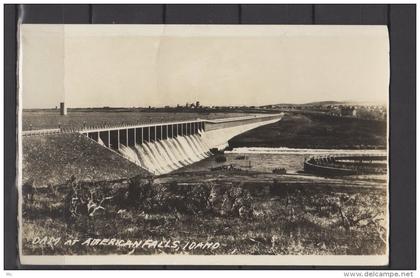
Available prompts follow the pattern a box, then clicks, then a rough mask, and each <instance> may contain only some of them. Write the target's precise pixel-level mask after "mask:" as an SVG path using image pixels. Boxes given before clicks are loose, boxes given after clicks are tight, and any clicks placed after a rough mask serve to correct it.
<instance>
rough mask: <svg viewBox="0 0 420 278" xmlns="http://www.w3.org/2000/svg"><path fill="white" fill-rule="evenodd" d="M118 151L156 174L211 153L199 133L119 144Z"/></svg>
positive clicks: (171, 169) (177, 167)
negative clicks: (133, 144) (128, 144)
mask: <svg viewBox="0 0 420 278" xmlns="http://www.w3.org/2000/svg"><path fill="white" fill-rule="evenodd" d="M119 152H120V153H121V154H122V155H123V156H124V157H126V158H127V159H128V160H130V161H132V162H134V163H136V164H137V165H140V166H141V167H143V168H145V169H147V170H149V171H150V172H152V173H154V174H156V175H161V174H166V173H169V172H172V171H174V170H176V169H179V168H181V167H184V166H187V165H190V164H192V163H194V162H197V161H200V160H202V159H205V158H207V157H208V156H210V155H211V153H210V149H209V147H208V145H207V144H206V143H205V142H203V138H202V136H201V135H199V134H195V135H189V136H178V137H176V138H169V139H166V140H158V141H155V142H144V143H143V144H141V145H135V146H132V147H131V146H130V147H127V146H124V145H121V146H120V149H119Z"/></svg>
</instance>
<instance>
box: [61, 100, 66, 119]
mask: <svg viewBox="0 0 420 278" xmlns="http://www.w3.org/2000/svg"><path fill="white" fill-rule="evenodd" d="M60 115H62V116H65V115H67V107H66V104H65V103H64V102H60Z"/></svg>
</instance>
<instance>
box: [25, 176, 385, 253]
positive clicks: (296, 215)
mask: <svg viewBox="0 0 420 278" xmlns="http://www.w3.org/2000/svg"><path fill="white" fill-rule="evenodd" d="M215 177H216V179H215ZM106 197H108V199H106ZM63 200H65V201H63ZM101 200H102V202H101ZM103 200H107V201H105V202H103ZM89 204H90V208H89ZM96 204H101V206H102V207H103V209H98V210H94V208H95V207H97V206H95V205H96ZM23 217H24V225H23V229H24V232H23V252H24V254H66V255H70V254H163V253H167V254H172V253H176V254H256V255H257V254H272V255H274V254H283V255H285V254H288V255H293V254H319V255H320V254H334V255H344V254H351V255H370V254H385V252H386V243H385V240H386V220H385V219H386V185H385V184H384V183H382V182H380V183H378V182H375V181H371V182H363V186H359V185H358V184H357V182H353V181H350V180H329V181H322V182H314V181H311V180H310V179H308V180H305V179H294V178H293V177H290V176H287V175H286V176H273V175H268V174H264V175H263V176H260V174H258V173H251V172H249V173H247V172H238V173H228V175H226V173H224V172H220V173H211V174H210V173H208V172H207V173H183V174H176V175H167V176H165V177H162V178H160V179H157V180H154V181H153V183H151V181H146V180H141V179H133V180H131V181H120V182H107V183H105V184H104V183H96V184H95V183H88V184H82V183H79V184H77V183H74V184H67V185H63V186H61V187H58V188H55V190H50V189H47V188H46V189H43V190H39V191H38V192H37V193H35V195H34V198H33V200H32V201H30V199H28V198H24V203H23ZM44 237H60V242H59V243H58V244H56V245H49V244H47V243H46V242H43V243H42V244H38V243H37V242H34V239H36V238H40V239H42V238H44ZM88 238H92V239H107V241H106V242H111V240H113V241H114V242H115V241H116V240H120V239H123V240H124V241H125V242H124V244H120V245H118V246H115V245H108V244H101V245H99V244H97V245H95V246H91V245H89V246H87V245H82V244H81V243H82V242H85V241H86V239H88ZM68 239H73V240H74V239H77V240H80V241H79V242H78V243H77V244H75V245H72V246H67V245H64V244H63V243H64V242H65V241H67V240H68ZM128 240H130V241H131V243H129V242H128ZM145 240H153V241H163V242H167V241H170V242H177V241H179V245H178V248H166V247H165V246H164V247H162V248H159V247H150V246H144V245H137V246H136V245H135V242H136V241H137V242H140V241H145ZM188 242H196V243H198V242H212V243H215V242H217V243H219V244H220V246H218V248H215V249H204V250H203V249H202V248H192V249H189V248H186V249H185V250H184V249H183V247H182V246H184V245H186V244H187V243H188ZM132 243H133V244H132Z"/></svg>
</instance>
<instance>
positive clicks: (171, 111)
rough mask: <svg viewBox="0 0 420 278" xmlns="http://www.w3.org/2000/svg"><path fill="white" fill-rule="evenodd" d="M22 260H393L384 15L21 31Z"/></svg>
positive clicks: (359, 262) (288, 262)
mask: <svg viewBox="0 0 420 278" xmlns="http://www.w3.org/2000/svg"><path fill="white" fill-rule="evenodd" d="M18 61H19V72H18V75H19V149H18V156H19V171H18V184H17V186H18V192H19V215H18V217H19V254H20V261H21V263H23V264H62V265H66V264H68V265H71V264H77V265H83V264H88V265H95V264H102V265H103V264H113V265H115V264H122V265H127V264H130V265H150V264H155V265H156V264H157V265H161V264H164V265H174V264H181V265H386V264H388V234H389V225H388V220H389V217H388V216H389V214H388V88H389V41H388V30H387V28H386V26H340V25H332V26H320V25H312V26H310V25H307V26H304V25H302V26H300V25H289V26H287V25H51V24H50V25H42V24H21V25H20V26H19V57H18Z"/></svg>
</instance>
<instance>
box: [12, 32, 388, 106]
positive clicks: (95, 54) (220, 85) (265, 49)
mask: <svg viewBox="0 0 420 278" xmlns="http://www.w3.org/2000/svg"><path fill="white" fill-rule="evenodd" d="M20 41H21V44H20V46H21V48H20V57H19V62H20V84H19V85H20V92H21V96H22V101H23V108H51V107H55V106H59V103H60V102H62V101H64V102H66V105H67V106H68V107H73V108H76V107H103V106H111V107H147V106H149V105H150V106H165V105H171V106H174V105H176V104H181V105H182V104H185V103H186V102H189V103H191V102H195V101H200V103H201V104H202V105H206V106H212V105H217V106H218V105H265V104H278V103H307V102H313V101H327V100H333V101H360V102H375V103H381V104H385V103H387V100H388V88H389V42H388V30H387V28H386V26H349V25H347V26H338V25H330V26H322V25H42V24H24V25H21V30H20Z"/></svg>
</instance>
